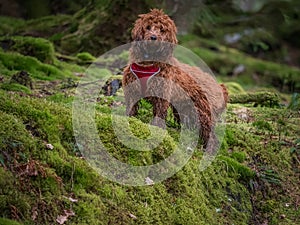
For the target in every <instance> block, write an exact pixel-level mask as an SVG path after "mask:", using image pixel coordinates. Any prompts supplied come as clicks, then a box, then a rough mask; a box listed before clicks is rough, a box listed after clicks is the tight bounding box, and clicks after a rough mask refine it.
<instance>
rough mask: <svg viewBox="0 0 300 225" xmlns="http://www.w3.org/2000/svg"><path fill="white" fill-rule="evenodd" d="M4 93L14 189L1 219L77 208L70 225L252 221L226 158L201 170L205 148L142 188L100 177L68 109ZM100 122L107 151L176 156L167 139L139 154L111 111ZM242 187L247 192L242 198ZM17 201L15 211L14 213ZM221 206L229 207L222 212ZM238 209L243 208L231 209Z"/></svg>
mask: <svg viewBox="0 0 300 225" xmlns="http://www.w3.org/2000/svg"><path fill="white" fill-rule="evenodd" d="M0 96H1V98H0V102H1V104H0V105H1V107H0V112H1V118H2V120H1V121H0V122H1V130H3V132H0V133H1V137H3V139H2V140H5V141H3V142H1V145H2V147H3V148H4V149H6V151H5V152H2V154H1V159H2V160H1V162H2V163H3V164H2V166H1V167H2V168H1V173H0V174H1V176H2V177H3V179H2V178H1V181H2V183H1V186H2V187H1V190H3V191H5V190H7V191H8V190H13V191H10V192H5V193H4V192H3V191H2V194H4V195H2V196H3V200H2V201H1V206H0V207H1V216H2V217H7V218H13V219H18V220H20V221H22V222H24V223H25V224H51V223H53V222H54V221H55V220H56V219H57V217H58V216H60V215H63V212H64V210H66V209H70V208H72V211H73V212H74V213H75V216H73V217H70V218H69V223H70V224H107V223H109V222H112V223H114V224H139V223H145V224H153V223H156V224H165V223H166V221H167V223H169V224H176V223H185V224H189V223H190V224H207V223H209V224H218V223H219V222H220V221H221V222H222V223H223V222H224V221H231V222H233V221H234V222H235V223H239V224H247V221H249V219H250V216H251V204H250V201H249V193H248V192H247V191H246V189H245V187H244V186H243V184H241V183H239V182H238V181H237V180H236V179H235V177H236V176H237V173H236V171H234V170H232V171H231V174H230V175H228V174H227V171H226V169H224V166H225V167H226V164H223V163H218V162H222V160H220V161H219V160H217V161H216V163H215V164H214V166H213V167H211V168H210V169H209V170H207V171H205V172H204V173H201V174H198V173H194V172H193V171H197V170H198V166H199V160H200V159H201V157H202V154H200V152H198V153H197V154H195V156H194V157H193V160H191V161H190V162H189V163H188V164H187V165H186V166H185V167H184V169H183V170H182V171H180V172H178V173H177V174H176V175H175V176H173V177H171V178H169V179H167V180H166V181H164V182H162V183H159V184H155V185H153V186H149V187H135V188H133V187H128V186H122V185H118V184H116V183H113V182H110V181H108V180H106V179H104V178H102V177H100V176H99V175H97V173H96V172H95V171H93V170H92V169H91V168H90V167H89V166H88V165H87V163H86V162H85V161H84V160H83V159H81V158H80V152H78V150H77V148H76V146H75V143H74V139H73V135H72V124H71V116H70V110H69V109H67V108H65V107H62V106H60V105H59V104H55V103H53V102H51V101H45V100H42V99H33V98H28V97H20V96H19V95H17V94H6V92H4V91H0ZM131 123H132V126H133V129H134V130H135V131H137V130H139V132H138V133H137V135H139V136H140V135H146V136H147V135H148V134H147V132H148V131H147V129H148V128H147V126H145V125H144V124H142V123H141V122H139V121H138V120H136V119H132V120H131ZM97 124H98V129H99V135H100V137H101V140H102V141H103V143H104V144H105V146H106V148H107V149H108V151H109V152H110V153H111V154H113V155H114V156H115V157H116V158H118V159H119V160H122V161H126V162H130V163H132V164H136V165H145V162H147V163H149V164H152V163H155V162H157V161H159V160H161V159H163V158H164V157H165V156H166V155H169V154H170V153H171V152H170V150H172V148H173V146H174V144H176V142H174V141H172V138H171V137H167V139H166V140H165V141H164V142H163V143H162V144H161V145H160V147H159V148H158V149H157V151H155V150H154V151H153V152H146V153H145V152H144V153H143V152H142V153H139V152H135V151H132V150H130V149H126V148H124V147H122V145H121V144H120V143H119V142H118V140H117V139H116V138H115V137H114V134H113V132H112V131H113V130H112V127H111V126H112V125H111V118H110V116H109V115H105V114H98V116H97ZM16 133H18V135H16ZM47 143H50V144H51V145H52V146H53V149H52V150H51V149H48V147H47V146H46V144H47ZM2 147H1V148H2ZM8 150H10V151H8ZM164 152H165V153H164ZM16 156H17V157H16ZM10 159H11V160H10ZM25 168H28V169H27V170H24V169H25ZM217 171H218V172H217ZM241 176H244V175H243V174H241ZM212 177H213V179H212ZM224 187H226V189H224ZM24 188H25V189H26V190H27V189H28V190H29V188H30V190H31V191H24ZM239 192H241V194H239V195H241V196H242V197H241V196H240V197H237V195H238V193H239ZM212 193H213V195H211V194H212ZM68 196H70V197H68ZM224 196H225V197H224ZM226 196H230V197H226ZM71 197H72V198H71ZM227 198H230V199H231V200H230V201H229V200H228V199H227ZM70 199H71V200H70ZM72 199H76V202H72ZM224 201H225V202H226V204H225V205H226V207H225V205H224ZM222 202H223V203H222ZM208 203H210V204H208ZM11 207H13V209H15V211H16V214H10V212H11ZM219 208H220V209H221V210H222V213H220V212H219V211H218V210H216V209H219ZM229 209H230V210H229ZM233 209H234V211H235V210H237V212H238V213H231V210H233ZM224 214H226V215H227V216H226V217H224ZM33 215H35V216H33ZM199 215H201V216H199ZM216 218H217V220H216ZM216 221H219V222H216ZM237 221H238V222H237Z"/></svg>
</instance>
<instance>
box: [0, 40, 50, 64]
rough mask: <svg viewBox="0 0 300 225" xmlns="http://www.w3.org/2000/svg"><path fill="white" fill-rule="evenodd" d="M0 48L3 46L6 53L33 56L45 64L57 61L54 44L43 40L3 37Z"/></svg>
mask: <svg viewBox="0 0 300 225" xmlns="http://www.w3.org/2000/svg"><path fill="white" fill-rule="evenodd" d="M0 46H2V48H3V49H4V51H13V52H18V53H20V54H22V55H25V56H32V57H35V58H37V59H38V60H39V61H41V62H43V63H49V64H53V63H54V60H55V56H54V47H53V44H52V43H51V42H49V41H48V40H46V39H43V38H33V37H21V36H14V37H2V38H0Z"/></svg>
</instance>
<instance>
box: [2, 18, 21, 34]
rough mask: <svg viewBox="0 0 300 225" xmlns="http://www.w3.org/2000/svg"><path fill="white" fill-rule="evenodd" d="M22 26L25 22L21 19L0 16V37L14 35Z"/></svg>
mask: <svg viewBox="0 0 300 225" xmlns="http://www.w3.org/2000/svg"><path fill="white" fill-rule="evenodd" d="M24 24H25V21H24V20H22V19H19V18H13V17H4V16H0V36H4V35H8V34H12V33H14V31H15V30H16V29H18V28H19V27H22V26H23V25H24Z"/></svg>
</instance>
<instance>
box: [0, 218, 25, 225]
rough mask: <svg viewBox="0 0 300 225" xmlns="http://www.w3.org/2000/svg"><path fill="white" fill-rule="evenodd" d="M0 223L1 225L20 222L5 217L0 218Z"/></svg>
mask: <svg viewBox="0 0 300 225" xmlns="http://www.w3.org/2000/svg"><path fill="white" fill-rule="evenodd" d="M0 224H2V225H21V223H18V222H17V221H14V220H9V219H5V218H0Z"/></svg>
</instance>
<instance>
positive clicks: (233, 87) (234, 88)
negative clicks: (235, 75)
mask: <svg viewBox="0 0 300 225" xmlns="http://www.w3.org/2000/svg"><path fill="white" fill-rule="evenodd" d="M224 84H225V86H226V88H227V90H228V92H229V95H232V94H245V93H246V92H245V90H244V88H243V87H242V86H241V85H240V84H239V83H236V82H226V83H224Z"/></svg>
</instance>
